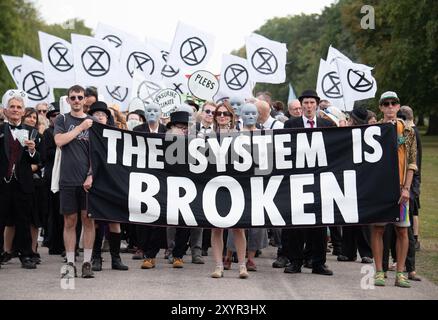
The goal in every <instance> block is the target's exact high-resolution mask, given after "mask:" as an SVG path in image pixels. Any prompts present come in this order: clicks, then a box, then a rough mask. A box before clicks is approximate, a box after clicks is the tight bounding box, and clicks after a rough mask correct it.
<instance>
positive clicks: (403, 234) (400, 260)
mask: <svg viewBox="0 0 438 320" xmlns="http://www.w3.org/2000/svg"><path fill="white" fill-rule="evenodd" d="M395 231H396V234H397V242H396V251H397V272H403V271H404V269H405V262H406V256H407V255H408V248H409V238H408V228H400V227H395Z"/></svg>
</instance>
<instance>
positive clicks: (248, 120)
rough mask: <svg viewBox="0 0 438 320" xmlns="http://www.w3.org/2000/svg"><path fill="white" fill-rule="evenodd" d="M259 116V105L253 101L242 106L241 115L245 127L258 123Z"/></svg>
mask: <svg viewBox="0 0 438 320" xmlns="http://www.w3.org/2000/svg"><path fill="white" fill-rule="evenodd" d="M258 116H259V113H258V111H257V107H256V106H255V105H253V104H251V103H247V104H244V105H243V106H242V107H241V108H240V117H241V118H242V121H243V125H244V126H245V127H251V126H254V125H255V124H256V123H257V118H258Z"/></svg>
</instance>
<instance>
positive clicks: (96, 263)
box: [91, 257, 102, 271]
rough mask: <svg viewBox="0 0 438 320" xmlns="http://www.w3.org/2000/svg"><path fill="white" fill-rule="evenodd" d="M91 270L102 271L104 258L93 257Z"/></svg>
mask: <svg viewBox="0 0 438 320" xmlns="http://www.w3.org/2000/svg"><path fill="white" fill-rule="evenodd" d="M91 270H93V271H102V257H93V258H92V259H91Z"/></svg>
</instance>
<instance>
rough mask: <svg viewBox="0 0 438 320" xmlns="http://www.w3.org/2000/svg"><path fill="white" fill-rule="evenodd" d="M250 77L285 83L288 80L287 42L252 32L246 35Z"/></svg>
mask: <svg viewBox="0 0 438 320" xmlns="http://www.w3.org/2000/svg"><path fill="white" fill-rule="evenodd" d="M245 44H246V57H247V60H248V67H249V74H250V78H251V79H252V80H253V81H255V82H264V83H283V82H284V81H285V80H286V53H287V48H286V44H285V43H281V42H277V41H272V40H269V39H268V38H265V37H263V36H261V35H258V34H255V33H252V34H251V35H250V36H249V37H245Z"/></svg>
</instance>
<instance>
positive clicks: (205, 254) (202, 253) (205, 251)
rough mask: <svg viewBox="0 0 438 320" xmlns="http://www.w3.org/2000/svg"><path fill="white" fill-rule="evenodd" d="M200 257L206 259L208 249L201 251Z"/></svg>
mask: <svg viewBox="0 0 438 320" xmlns="http://www.w3.org/2000/svg"><path fill="white" fill-rule="evenodd" d="M201 255H202V256H203V257H207V256H208V249H205V250H204V249H202V252H201Z"/></svg>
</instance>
